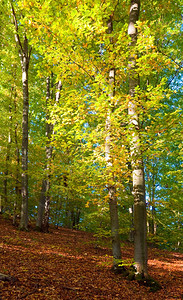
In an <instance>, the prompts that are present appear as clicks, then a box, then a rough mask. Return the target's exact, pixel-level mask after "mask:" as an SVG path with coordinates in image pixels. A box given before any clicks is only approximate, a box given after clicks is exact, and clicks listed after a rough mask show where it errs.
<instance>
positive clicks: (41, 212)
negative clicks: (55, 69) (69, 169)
mask: <svg viewBox="0 0 183 300" xmlns="http://www.w3.org/2000/svg"><path fill="white" fill-rule="evenodd" d="M52 81H53V78H52ZM51 85H52V88H53V84H52V82H51ZM46 86H47V94H46V107H47V112H46V138H47V141H46V143H47V144H46V166H45V178H44V179H43V181H42V189H41V195H40V201H39V206H38V214H37V220H36V227H37V229H38V230H40V231H45V232H48V231H49V215H50V186H51V160H52V149H53V147H52V145H51V138H52V136H53V134H54V131H53V127H54V126H53V125H52V124H50V123H49V122H48V121H49V119H50V115H49V109H48V105H49V101H50V99H51V98H53V96H52V97H51V94H52V93H53V91H50V77H47V79H46ZM61 87H62V84H61V81H59V82H58V83H57V86H56V88H57V91H56V95H55V104H56V103H58V101H59V98H60V90H61Z"/></svg>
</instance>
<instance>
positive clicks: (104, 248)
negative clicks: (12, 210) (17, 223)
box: [0, 218, 183, 300]
mask: <svg viewBox="0 0 183 300" xmlns="http://www.w3.org/2000/svg"><path fill="white" fill-rule="evenodd" d="M109 245H110V244H108V245H107V243H105V244H101V242H98V241H97V240H96V238H94V237H93V235H92V234H89V233H86V232H82V231H76V230H69V229H64V228H59V229H54V228H51V230H50V233H39V232H36V231H34V230H33V229H30V231H29V232H23V231H19V230H18V229H17V228H15V227H13V226H12V225H11V222H10V221H7V220H3V219H2V218H0V262H1V264H0V273H3V274H7V275H10V276H12V280H11V281H0V299H2V300H7V299H12V300H13V299H48V300H49V299H50V300H54V299H64V300H67V299H72V300H74V299H77V300H80V299H110V300H112V299H133V300H135V299H143V300H144V299H148V300H151V299H153V300H155V299H158V300H159V299H183V290H182V286H183V285H182V283H183V281H182V279H183V255H182V254H180V253H176V252H168V251H162V250H158V249H156V248H153V249H152V248H151V249H149V261H148V266H149V274H150V276H152V277H153V278H154V279H155V280H157V281H158V282H159V283H160V284H161V287H162V288H161V290H159V291H156V292H152V291H151V290H150V288H149V287H146V286H144V285H141V284H140V283H138V282H137V281H129V280H127V279H125V278H124V277H123V276H122V275H115V274H113V273H112V272H111V269H110V267H111V262H112V256H111V250H110V247H109ZM122 253H123V259H124V263H126V262H127V263H128V262H129V263H130V261H131V258H132V257H133V247H132V245H131V244H126V243H125V244H123V245H122Z"/></svg>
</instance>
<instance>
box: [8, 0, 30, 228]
mask: <svg viewBox="0 0 183 300" xmlns="http://www.w3.org/2000/svg"><path fill="white" fill-rule="evenodd" d="M11 8H12V15H13V19H14V26H15V41H16V44H17V47H18V50H19V57H20V62H21V68H22V91H23V117H22V188H21V196H22V205H21V220H20V229H22V230H27V228H28V114H29V90H28V70H29V61H30V54H31V48H30V50H29V45H28V39H27V36H26V34H25V33H24V34H23V38H22V41H21V38H20V35H19V25H18V22H17V19H16V14H15V10H14V6H13V2H12V1H11Z"/></svg>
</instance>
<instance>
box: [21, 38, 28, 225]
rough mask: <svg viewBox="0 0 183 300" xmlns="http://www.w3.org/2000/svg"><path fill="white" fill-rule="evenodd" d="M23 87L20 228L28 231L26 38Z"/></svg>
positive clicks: (22, 57) (25, 43) (23, 55)
mask: <svg viewBox="0 0 183 300" xmlns="http://www.w3.org/2000/svg"><path fill="white" fill-rule="evenodd" d="M21 64H22V86H23V119H22V192H21V195H22V206H21V220H20V228H21V229H25V230H27V226H28V115H29V92H28V69H29V57H28V40H27V38H26V36H25V37H24V52H23V53H22V55H21Z"/></svg>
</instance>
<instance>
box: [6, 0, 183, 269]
mask: <svg viewBox="0 0 183 300" xmlns="http://www.w3.org/2000/svg"><path fill="white" fill-rule="evenodd" d="M140 2H141V3H140ZM181 9H182V5H181V0H178V1H165V0H160V1H154V0H153V1H151V3H149V2H147V1H144V0H141V1H140V0H131V1H126V0H106V1H102V0H92V1H91V0H88V1H83V0H75V1H73V0H72V1H71V0H69V1H65V0H62V1H58V0H50V1H44V0H32V1H29V0H24V1H23V0H22V1H13V0H11V1H7V2H6V1H3V0H1V2H0V13H1V25H0V34H1V41H0V102H1V105H0V109H1V114H0V115H1V121H0V122H1V130H0V156H1V160H0V178H1V180H0V210H1V213H2V214H4V215H7V216H12V218H13V223H14V224H19V226H20V228H21V229H27V228H28V221H29V220H35V221H36V227H37V229H39V230H42V231H48V228H49V223H52V224H55V225H56V226H66V227H68V228H82V229H84V230H89V231H93V232H95V233H97V234H98V235H99V236H112V250H113V256H114V267H116V266H118V265H119V260H120V259H121V255H122V254H121V249H120V240H122V239H130V240H131V241H133V240H135V258H134V259H135V266H136V270H137V272H138V273H141V274H144V275H146V273H147V251H146V247H147V245H146V239H147V238H148V240H149V241H150V242H151V243H153V244H156V245H159V246H161V247H168V248H169V247H170V248H174V249H175V248H176V249H177V248H178V249H180V248H181V246H182V245H181V227H182V211H183V196H182V137H181V130H182V99H183V97H182V66H183V64H182V51H183V45H182V17H181V16H182V14H183V12H182V10H181Z"/></svg>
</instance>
